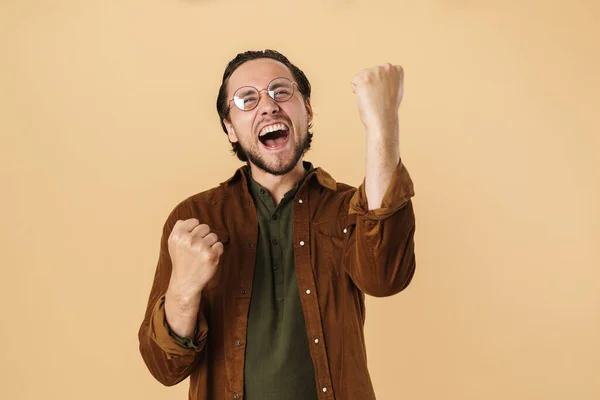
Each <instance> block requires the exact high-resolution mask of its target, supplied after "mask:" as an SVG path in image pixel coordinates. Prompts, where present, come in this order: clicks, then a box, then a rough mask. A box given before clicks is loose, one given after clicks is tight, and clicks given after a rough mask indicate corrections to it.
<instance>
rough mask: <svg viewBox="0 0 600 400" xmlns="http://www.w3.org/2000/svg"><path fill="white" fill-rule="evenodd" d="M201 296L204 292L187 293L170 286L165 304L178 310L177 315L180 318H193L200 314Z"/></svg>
mask: <svg viewBox="0 0 600 400" xmlns="http://www.w3.org/2000/svg"><path fill="white" fill-rule="evenodd" d="M201 296H202V290H200V291H195V292H186V291H181V290H177V288H174V287H172V286H169V288H167V292H166V294H165V303H168V304H170V305H171V306H173V308H174V309H175V310H177V314H178V315H179V316H180V317H186V316H188V317H192V316H195V315H196V313H197V312H198V309H199V307H200V297H201Z"/></svg>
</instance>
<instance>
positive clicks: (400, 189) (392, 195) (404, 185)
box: [349, 160, 415, 220]
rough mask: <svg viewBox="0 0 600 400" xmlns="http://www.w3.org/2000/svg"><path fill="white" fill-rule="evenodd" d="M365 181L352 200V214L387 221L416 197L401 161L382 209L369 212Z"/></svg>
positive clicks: (411, 182) (384, 198) (386, 193)
mask: <svg viewBox="0 0 600 400" xmlns="http://www.w3.org/2000/svg"><path fill="white" fill-rule="evenodd" d="M365 181H366V178H365V179H363V182H362V184H361V185H360V186H359V188H358V190H357V191H356V193H354V195H353V196H352V199H351V200H350V211H349V212H350V214H358V215H360V216H362V217H363V218H367V219H375V220H381V219H385V218H388V217H389V216H390V215H392V214H394V213H395V212H396V211H398V210H399V209H400V208H402V207H404V206H405V205H406V203H407V202H408V201H409V200H410V199H411V197H413V196H414V195H415V191H414V184H413V181H412V179H411V177H410V175H409V173H408V170H407V169H406V167H405V166H404V164H403V163H402V160H400V162H399V163H398V165H397V166H396V169H395V170H394V173H393V174H392V179H391V180H390V184H389V186H388V188H387V189H386V192H385V194H384V196H383V199H382V201H381V207H380V208H377V209H374V210H369V205H368V200H367V193H366V192H365Z"/></svg>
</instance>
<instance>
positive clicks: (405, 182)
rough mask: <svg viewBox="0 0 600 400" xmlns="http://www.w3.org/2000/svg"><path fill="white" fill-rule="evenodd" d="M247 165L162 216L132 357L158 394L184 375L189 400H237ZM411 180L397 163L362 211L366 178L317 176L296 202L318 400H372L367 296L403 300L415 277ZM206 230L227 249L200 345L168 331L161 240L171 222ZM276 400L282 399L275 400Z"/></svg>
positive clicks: (253, 223)
mask: <svg viewBox="0 0 600 400" xmlns="http://www.w3.org/2000/svg"><path fill="white" fill-rule="evenodd" d="M247 179H248V178H247V177H246V175H245V174H244V172H243V168H240V169H238V170H237V171H236V173H235V174H234V175H233V177H232V178H230V179H229V180H227V181H225V182H223V183H221V184H220V185H219V186H217V187H215V188H213V189H210V190H208V191H205V192H202V193H198V194H196V195H193V196H191V197H189V198H187V199H186V200H184V201H182V202H181V203H179V204H178V205H177V206H176V207H175V208H174V210H173V211H172V212H171V213H170V215H169V216H168V218H167V220H166V222H165V224H164V226H163V234H162V239H161V244H160V253H159V257H158V265H157V267H156V272H155V276H154V282H153V284H152V288H151V291H150V296H149V300H148V304H147V309H146V313H145V317H144V320H143V322H142V324H141V327H140V329H139V332H138V337H139V343H140V352H141V355H142V358H143V359H144V362H145V363H146V365H147V367H148V369H149V371H150V373H151V374H152V375H153V376H154V377H155V378H156V379H157V380H158V381H159V382H161V383H162V384H164V385H168V386H170V385H175V384H177V383H179V382H181V381H182V380H184V379H185V378H187V377H188V376H189V377H190V389H189V399H190V400H213V399H214V400H217V399H218V400H221V399H234V400H236V399H243V398H244V357H245V339H246V332H247V322H248V311H249V305H250V298H251V295H252V281H253V275H254V266H255V256H256V244H257V240H258V221H257V214H256V208H255V205H254V201H253V199H252V196H251V195H250V193H249V190H248V180H247ZM413 196H414V190H413V182H412V180H411V178H410V176H409V174H408V171H407V170H406V168H405V166H404V164H403V163H402V162H400V163H399V164H398V166H397V167H396V169H395V171H394V174H393V176H392V180H391V183H390V185H389V187H388V188H387V191H386V193H385V196H384V198H383V201H382V205H381V207H380V208H378V209H375V210H368V206H367V198H366V193H365V189H364V181H363V183H362V184H361V185H360V186H359V187H358V188H354V187H352V186H349V185H346V184H343V183H338V182H336V181H335V180H334V179H333V178H332V177H331V176H330V175H329V174H328V173H327V172H325V171H324V170H323V169H321V168H315V169H314V170H313V171H312V172H311V173H310V174H309V175H308V176H307V177H306V179H305V180H304V182H303V183H302V185H301V186H300V188H299V189H298V191H297V192H296V194H295V196H294V199H293V210H292V215H293V248H294V262H295V265H296V277H297V282H298V288H299V291H300V298H301V303H302V310H303V313H304V318H305V321H306V330H307V332H306V333H307V336H308V337H309V338H310V340H309V344H310V354H311V357H312V361H313V365H314V370H315V380H316V383H317V387H318V388H319V398H320V399H322V400H325V399H328V400H331V399H337V400H373V399H375V393H374V390H373V386H372V383H371V379H370V376H369V371H368V368H367V355H366V347H365V341H364V334H363V326H364V322H365V302H364V300H365V294H367V295H371V296H377V297H384V296H391V295H394V294H396V293H399V292H400V291H402V290H403V289H404V288H406V287H407V286H408V284H409V283H410V281H411V279H412V277H413V274H414V271H415V253H414V233H415V216H414V212H413V207H412V202H411V198H412V197H413ZM188 218H196V219H198V220H199V221H200V223H204V224H207V225H209V226H210V227H211V230H212V231H213V232H215V233H216V234H217V235H218V237H219V240H220V241H222V242H223V244H224V253H223V255H222V257H221V259H220V263H219V267H218V270H217V274H216V275H215V277H214V278H213V280H212V281H211V282H210V283H209V285H208V286H207V287H206V288H205V289H204V291H203V292H202V298H201V300H200V311H199V314H198V322H197V327H196V331H197V334H196V337H195V338H194V339H195V342H196V347H195V348H190V347H189V346H185V345H184V344H182V343H181V342H180V341H178V340H176V339H175V338H174V337H173V336H171V335H170V334H169V328H168V325H167V322H166V318H165V311H164V296H165V293H166V290H167V286H168V284H169V279H170V275H171V259H170V257H169V252H168V247H167V239H168V237H169V235H170V233H171V230H172V229H173V226H174V225H175V222H176V221H177V220H179V219H181V220H184V219H188ZM282 400H284V399H282Z"/></svg>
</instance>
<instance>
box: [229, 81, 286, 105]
mask: <svg viewBox="0 0 600 400" xmlns="http://www.w3.org/2000/svg"><path fill="white" fill-rule="evenodd" d="M294 85H296V86H298V84H297V83H296V82H292V81H291V80H289V79H288V78H275V79H273V80H272V81H271V82H269V84H268V85H267V88H266V89H261V90H258V89H257V88H255V87H253V86H242V87H241V88H239V89H238V90H236V91H235V93H234V94H233V99H231V100H229V103H231V102H232V101H233V103H234V104H235V106H236V107H237V108H239V109H240V110H242V111H250V110H253V109H254V108H256V106H257V105H258V103H259V101H260V92H262V91H263V90H266V91H267V93H268V94H269V97H271V98H272V99H273V100H275V101H276V102H278V103H283V102H284V101H288V100H289V99H291V98H292V96H293V95H294ZM230 108H231V105H230V106H229V107H228V110H229V109H230Z"/></svg>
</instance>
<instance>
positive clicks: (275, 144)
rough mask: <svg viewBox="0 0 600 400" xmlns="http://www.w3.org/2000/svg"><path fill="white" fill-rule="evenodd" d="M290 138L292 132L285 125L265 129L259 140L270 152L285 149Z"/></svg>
mask: <svg viewBox="0 0 600 400" xmlns="http://www.w3.org/2000/svg"><path fill="white" fill-rule="evenodd" d="M289 137H290V132H289V130H288V128H287V127H286V126H285V125H284V124H274V125H270V126H267V127H265V128H263V129H262V130H261V132H260V134H259V136H258V140H260V142H261V143H262V144H263V145H264V146H265V147H266V148H267V149H270V150H276V149H279V148H281V147H283V146H284V145H285V144H286V143H287V141H288V139H289Z"/></svg>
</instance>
